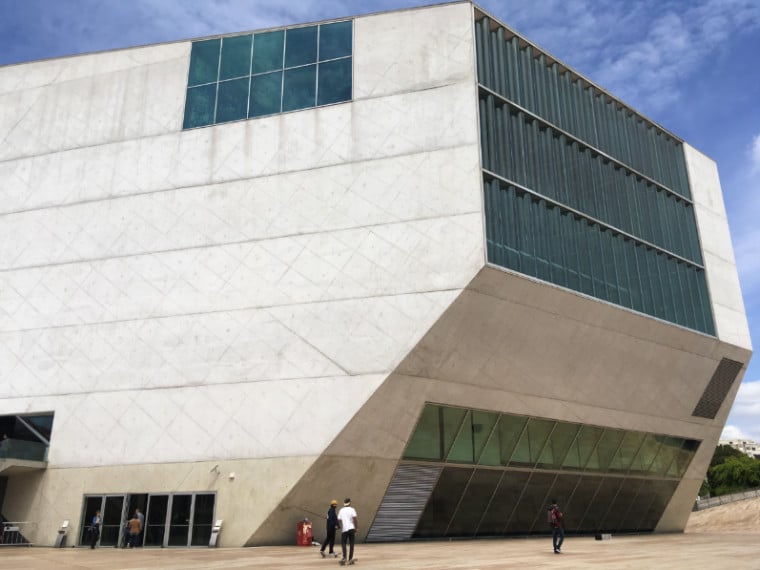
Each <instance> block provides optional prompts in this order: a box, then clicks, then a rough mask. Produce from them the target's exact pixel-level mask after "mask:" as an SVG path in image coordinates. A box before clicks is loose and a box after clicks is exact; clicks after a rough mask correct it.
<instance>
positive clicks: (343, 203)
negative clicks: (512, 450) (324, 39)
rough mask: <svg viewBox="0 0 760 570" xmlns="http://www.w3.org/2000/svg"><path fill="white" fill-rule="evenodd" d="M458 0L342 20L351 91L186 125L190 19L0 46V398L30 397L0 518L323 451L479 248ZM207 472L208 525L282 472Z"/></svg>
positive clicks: (478, 261)
mask: <svg viewBox="0 0 760 570" xmlns="http://www.w3.org/2000/svg"><path fill="white" fill-rule="evenodd" d="M471 9H472V8H471V5H470V4H469V3H460V4H453V5H447V6H441V7H434V8H427V9H420V10H411V11H407V12H401V13H392V14H380V15H374V16H368V17H364V18H357V19H356V20H355V29H354V60H353V63H354V94H355V97H354V100H353V102H351V103H346V104H339V105H333V106H330V107H324V108H318V109H309V110H303V111H299V112H294V113H287V114H282V115H277V116H273V117H265V118H261V119H257V120H251V121H242V122H236V123H231V124H225V125H217V126H212V127H208V128H201V129H196V130H192V131H181V130H180V129H181V123H182V114H183V105H184V97H185V86H186V84H185V81H186V75H187V68H188V64H189V54H190V45H191V44H190V43H189V42H183V43H177V44H171V45H165V46H155V47H146V48H137V49H133V50H122V51H117V52H109V53H103V54H94V55H87V56H80V57H74V58H64V59H59V60H51V61H44V62H37V63H31V64H26V65H18V66H9V67H5V68H1V69H0V108H1V109H2V111H0V138H2V139H3V140H5V141H6V142H7V143H8V144H6V145H5V146H4V148H3V150H2V154H0V179H1V180H2V182H3V183H2V184H0V198H2V200H0V202H2V205H1V206H0V414H19V413H30V412H37V411H46V412H47V411H54V412H55V423H54V428H53V437H52V440H51V448H50V454H49V461H50V464H49V468H48V471H47V472H46V473H45V474H42V475H40V476H39V477H35V478H25V479H21V478H16V479H14V480H11V482H10V484H9V489H12V490H13V491H12V492H14V493H16V494H15V496H16V500H14V501H12V502H8V501H6V507H7V509H8V512H6V514H7V515H11V514H12V515H14V516H21V515H24V516H23V518H25V519H29V520H37V521H39V522H40V525H41V528H44V529H47V530H50V529H53V528H56V525H58V524H59V523H60V520H58V519H61V518H69V519H71V520H77V519H78V517H79V508H80V505H81V497H82V494H83V493H116V492H144V491H146V490H148V488H150V489H152V490H154V491H172V490H178V489H187V488H188V487H187V485H186V484H185V483H183V481H185V479H184V477H185V474H186V473H187V472H188V470H192V469H193V467H192V466H193V465H194V464H195V462H210V461H212V462H223V465H224V466H226V465H228V464H229V465H232V464H233V463H236V462H237V463H240V465H238V466H237V467H230V468H229V469H230V470H235V471H237V474H238V478H237V479H236V485H235V487H236V488H237V489H238V491H236V492H240V490H242V492H243V494H244V495H245V494H248V495H251V496H253V495H255V494H257V493H258V492H259V489H260V488H261V487H262V486H267V487H268V486H269V483H270V481H269V479H270V478H269V477H262V476H261V473H260V468H259V467H258V463H256V461H255V460H260V461H264V462H267V461H269V462H271V461H275V459H273V458H281V461H279V460H278V461H279V462H277V461H275V463H277V464H278V465H284V466H287V465H291V464H293V462H295V464H297V465H298V467H297V469H295V470H294V471H293V473H292V474H289V475H288V476H286V477H285V478H284V480H288V477H290V475H294V476H296V477H297V476H299V475H300V473H301V472H302V470H303V469H305V468H306V467H307V466H308V465H309V464H310V463H311V462H312V461H314V459H315V458H316V457H318V456H319V455H320V454H321V453H322V452H323V450H324V449H325V448H326V446H327V445H329V444H330V442H331V441H332V440H333V439H334V438H335V436H336V435H337V434H338V433H339V432H340V431H341V429H342V428H343V427H344V425H345V424H346V422H348V421H349V420H350V418H351V417H352V416H353V415H354V413H355V412H356V411H357V410H358V409H359V408H360V407H361V406H362V404H363V403H364V402H365V401H366V400H367V398H368V397H370V395H371V394H372V393H373V392H374V390H375V389H376V388H377V386H379V385H380V384H381V383H382V381H383V380H384V379H385V378H386V376H387V375H388V374H389V373H390V372H391V371H392V370H393V369H394V368H395V366H396V365H397V364H398V363H399V362H400V361H401V360H402V359H403V358H404V357H405V356H406V354H408V352H409V350H411V348H412V347H413V346H414V345H415V344H416V342H417V341H418V340H419V339H420V338H421V337H422V335H423V334H424V333H425V332H426V331H427V330H428V329H429V328H430V326H431V325H432V324H433V323H434V322H435V321H436V320H437V319H438V317H439V316H440V314H441V313H442V312H443V311H444V310H445V309H446V307H447V306H448V305H449V304H450V303H451V302H452V300H453V299H454V298H456V296H457V295H458V293H459V291H460V290H461V289H462V288H463V287H464V286H465V285H466V284H467V283H468V282H469V281H470V279H471V278H472V276H473V275H474V274H475V273H476V272H477V271H478V269H479V268H480V267H481V266H482V265H483V262H484V253H483V251H484V250H483V230H482V212H481V201H482V199H481V190H480V173H479V151H478V134H477V103H476V85H475V75H474V73H475V72H474V59H473V49H474V48H473V40H472V19H471ZM452 109H456V112H455V113H454V112H452ZM241 462H242V463H241ZM95 467H97V468H98V469H103V470H104V471H101V472H102V473H108V474H109V475H108V476H105V477H103V478H101V479H99V481H102V482H101V483H100V484H98V485H95V484H94V482H93V481H92V480H91V479H89V478H88V477H83V476H82V473H83V471H82V470H83V469H85V470H86V469H89V468H95ZM224 468H226V467H224ZM283 469H286V470H287V469H289V468H287V467H283ZM120 470H123V473H127V474H131V475H129V478H127V479H125V478H124V477H121V476H112V475H113V474H114V473H121V472H122V471H120ZM159 471H160V473H161V475H160V477H161V479H160V480H161V482H162V483H161V485H155V484H154V485H148V482H149V480H151V479H150V477H148V478H147V479H146V477H145V476H143V475H142V473H154V474H157V473H158V472H159ZM276 477H279V475H277V476H276ZM83 480H84V481H90V482H91V483H93V484H92V485H91V484H90V483H82V481H83ZM192 480H193V481H194V480H195V479H192ZM130 481H131V482H132V483H131V484H128V482H130ZM204 488H205V487H204V486H203V485H201V484H200V483H199V484H198V485H197V486H196V488H195V490H199V489H200V490H203V489H204ZM51 489H55V493H52V492H49V491H50V490H51ZM217 491H218V501H217V513H216V515H217V517H218V518H224V519H227V520H228V521H232V520H233V519H234V520H235V521H236V522H234V523H231V524H243V525H244V526H241V527H239V528H238V527H234V528H235V529H236V530H231V529H228V530H227V532H224V533H223V534H222V544H230V545H233V544H241V543H242V542H243V541H244V540H245V538H246V537H248V536H249V535H250V533H251V532H253V531H254V530H255V528H256V526H257V525H258V522H257V521H260V520H263V518H264V515H265V514H266V513H268V512H269V511H270V510H272V509H273V508H274V507H275V506H276V505H277V504H278V501H279V498H280V497H281V493H284V492H285V490H283V489H280V490H278V489H270V492H271V495H270V496H269V497H268V500H267V501H261V502H260V501H253V502H248V503H245V502H244V503H242V504H241V505H237V504H236V503H235V504H234V505H233V503H234V501H233V500H232V499H231V497H229V496H227V493H229V492H231V491H232V489H225V488H224V487H221V488H218V489H217ZM9 493H11V491H9ZM62 496H65V497H66V499H61V498H60V497H62ZM29 505H33V507H30V506H29ZM48 513H49V514H48ZM243 513H247V514H245V515H244V514H243ZM48 518H49V519H50V520H48ZM53 519H54V520H53ZM243 520H245V521H246V522H245V523H242V521H243ZM245 525H247V526H245ZM245 529H247V530H245ZM47 530H46V531H45V532H43V533H41V535H40V536H41V537H44V536H47V534H48V533H47ZM291 535H292V529H290V530H289V531H288V537H289V538H288V540H290V538H292V537H291ZM241 537H243V538H241ZM53 539H54V534H52V533H51V534H50V536H49V539H48V540H49V542H52V540H53ZM45 540H46V539H45V538H41V541H40V542H41V543H43V544H44V543H45Z"/></svg>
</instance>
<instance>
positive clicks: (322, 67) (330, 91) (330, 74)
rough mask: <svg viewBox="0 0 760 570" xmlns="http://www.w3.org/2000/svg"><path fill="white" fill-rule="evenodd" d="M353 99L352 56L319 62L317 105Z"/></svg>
mask: <svg viewBox="0 0 760 570" xmlns="http://www.w3.org/2000/svg"><path fill="white" fill-rule="evenodd" d="M350 100H351V58H350V57H349V58H345V59H336V60H335V61H328V62H327V63H320V64H319V87H318V89H317V105H329V104H330V103H340V102H342V101H350Z"/></svg>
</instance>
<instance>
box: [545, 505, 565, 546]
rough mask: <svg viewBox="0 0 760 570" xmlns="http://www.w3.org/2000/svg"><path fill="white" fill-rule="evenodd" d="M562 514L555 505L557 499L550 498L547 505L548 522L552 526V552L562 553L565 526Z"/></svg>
mask: <svg viewBox="0 0 760 570" xmlns="http://www.w3.org/2000/svg"><path fill="white" fill-rule="evenodd" d="M563 518H564V515H563V514H562V511H561V510H560V508H559V507H558V506H557V499H552V504H551V505H549V524H550V525H551V527H552V545H553V546H554V554H562V543H563V542H564V541H565V527H564V523H563V521H562V519H563Z"/></svg>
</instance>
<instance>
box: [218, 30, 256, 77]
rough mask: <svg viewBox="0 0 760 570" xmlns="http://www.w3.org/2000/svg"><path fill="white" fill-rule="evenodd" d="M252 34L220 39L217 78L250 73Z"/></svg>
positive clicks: (241, 75)
mask: <svg viewBox="0 0 760 570" xmlns="http://www.w3.org/2000/svg"><path fill="white" fill-rule="evenodd" d="M252 41H253V36H251V35H247V36H233V37H231V38H223V39H222V63H221V65H220V66H219V80H220V81H223V80H225V79H232V78H233V77H243V76H247V75H250V73H251V43H252Z"/></svg>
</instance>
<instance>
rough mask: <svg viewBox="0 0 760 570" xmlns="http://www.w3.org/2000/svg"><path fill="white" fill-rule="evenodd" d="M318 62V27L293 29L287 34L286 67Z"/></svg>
mask: <svg viewBox="0 0 760 570" xmlns="http://www.w3.org/2000/svg"><path fill="white" fill-rule="evenodd" d="M316 61H317V26H308V27H306V28H292V29H290V30H287V33H286V34H285V67H295V66H297V65H306V64H308V63H315V62H316Z"/></svg>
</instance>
